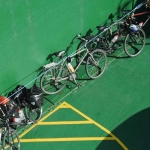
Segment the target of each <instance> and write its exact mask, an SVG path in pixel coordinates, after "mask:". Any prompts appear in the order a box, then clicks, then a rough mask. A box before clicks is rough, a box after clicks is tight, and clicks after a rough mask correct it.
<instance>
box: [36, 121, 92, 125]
mask: <svg viewBox="0 0 150 150" xmlns="http://www.w3.org/2000/svg"><path fill="white" fill-rule="evenodd" d="M70 124H93V122H90V121H56V122H39V123H37V125H70Z"/></svg>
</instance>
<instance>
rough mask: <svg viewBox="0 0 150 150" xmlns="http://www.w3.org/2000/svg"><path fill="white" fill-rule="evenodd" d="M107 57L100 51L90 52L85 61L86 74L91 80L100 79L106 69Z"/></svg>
mask: <svg viewBox="0 0 150 150" xmlns="http://www.w3.org/2000/svg"><path fill="white" fill-rule="evenodd" d="M106 65H107V56H106V53H105V52H104V51H103V50H101V49H96V50H94V51H93V52H91V53H90V54H89V56H88V58H87V61H86V66H85V67H86V73H87V75H88V76H89V77H90V78H91V79H96V78H98V77H100V76H101V75H102V74H103V73H104V70H105V68H106Z"/></svg>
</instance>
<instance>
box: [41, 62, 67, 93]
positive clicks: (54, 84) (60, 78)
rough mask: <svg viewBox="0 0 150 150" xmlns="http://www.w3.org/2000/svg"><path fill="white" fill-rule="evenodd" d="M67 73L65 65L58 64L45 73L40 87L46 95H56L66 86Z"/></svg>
mask: <svg viewBox="0 0 150 150" xmlns="http://www.w3.org/2000/svg"><path fill="white" fill-rule="evenodd" d="M68 74H69V71H68V69H67V67H66V65H65V63H63V64H59V65H57V66H55V67H53V68H51V69H49V70H48V71H46V72H45V73H44V74H43V76H42V77H41V80H40V86H41V89H42V91H43V92H44V93H46V94H56V93H58V92H60V91H61V90H62V89H63V88H64V87H65V85H66V83H67V81H68V80H67V79H68Z"/></svg>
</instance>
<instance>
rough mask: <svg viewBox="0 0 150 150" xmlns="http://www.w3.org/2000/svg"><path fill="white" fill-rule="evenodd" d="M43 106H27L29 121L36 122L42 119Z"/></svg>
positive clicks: (26, 112) (26, 111)
mask: <svg viewBox="0 0 150 150" xmlns="http://www.w3.org/2000/svg"><path fill="white" fill-rule="evenodd" d="M42 112H43V108H42V107H39V108H33V107H32V106H26V107H25V114H26V117H27V119H28V120H29V121H31V122H33V123H35V122H37V121H39V120H40V119H41V116H42Z"/></svg>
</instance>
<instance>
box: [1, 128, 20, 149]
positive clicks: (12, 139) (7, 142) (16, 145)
mask: <svg viewBox="0 0 150 150" xmlns="http://www.w3.org/2000/svg"><path fill="white" fill-rule="evenodd" d="M2 147H3V150H20V140H19V136H18V134H17V132H16V131H15V130H12V129H8V130H7V131H6V132H5V134H4V137H3V139H2Z"/></svg>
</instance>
